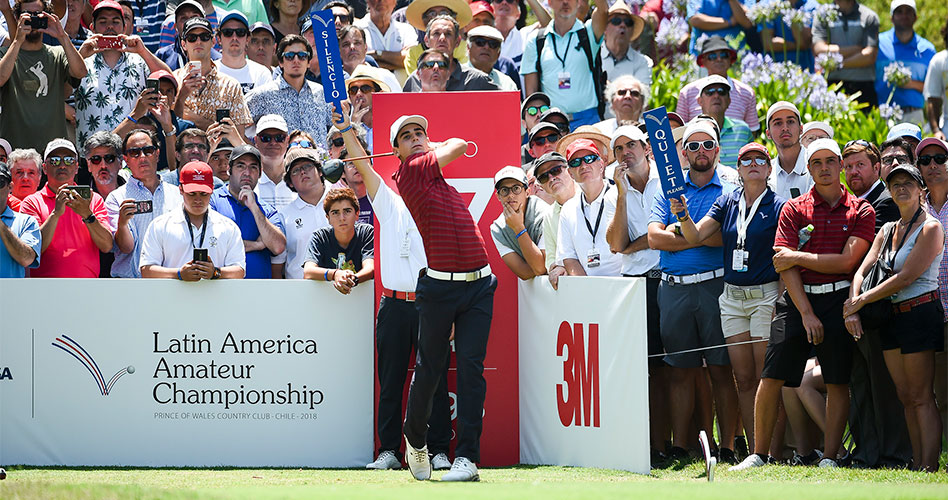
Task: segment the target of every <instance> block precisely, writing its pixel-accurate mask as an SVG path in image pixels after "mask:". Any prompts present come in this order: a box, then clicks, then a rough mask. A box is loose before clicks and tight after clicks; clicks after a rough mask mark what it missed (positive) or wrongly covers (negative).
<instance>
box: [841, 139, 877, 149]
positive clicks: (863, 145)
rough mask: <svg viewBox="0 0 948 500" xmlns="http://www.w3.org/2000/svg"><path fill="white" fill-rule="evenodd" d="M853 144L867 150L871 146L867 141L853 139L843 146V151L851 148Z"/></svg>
mask: <svg viewBox="0 0 948 500" xmlns="http://www.w3.org/2000/svg"><path fill="white" fill-rule="evenodd" d="M853 144H857V145H859V146H862V147H864V148H868V147H869V146H870V145H871V144H870V143H869V141H867V140H865V139H853V140H851V141H849V142H847V143H846V145H845V146H843V149H846V148H848V147H849V146H852V145H853Z"/></svg>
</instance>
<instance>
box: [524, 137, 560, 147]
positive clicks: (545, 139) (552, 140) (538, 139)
mask: <svg viewBox="0 0 948 500" xmlns="http://www.w3.org/2000/svg"><path fill="white" fill-rule="evenodd" d="M558 140H560V135H559V134H550V135H544V136H541V137H534V138H533V139H530V144H536V145H537V146H542V145H543V144H544V143H549V144H556V141H558Z"/></svg>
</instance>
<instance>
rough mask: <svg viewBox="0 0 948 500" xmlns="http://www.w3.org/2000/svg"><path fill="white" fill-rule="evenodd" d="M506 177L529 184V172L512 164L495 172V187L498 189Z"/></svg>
mask: <svg viewBox="0 0 948 500" xmlns="http://www.w3.org/2000/svg"><path fill="white" fill-rule="evenodd" d="M504 179H513V180H515V181H517V182H519V183H521V184H523V185H524V186H526V185H527V174H526V173H524V171H523V169H522V168H520V167H511V166H510V165H507V166H506V167H504V168H502V169H500V170H499V171H498V172H497V173H496V174H494V189H497V186H498V185H499V184H500V181H502V180H504Z"/></svg>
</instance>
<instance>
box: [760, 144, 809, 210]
mask: <svg viewBox="0 0 948 500" xmlns="http://www.w3.org/2000/svg"><path fill="white" fill-rule="evenodd" d="M767 184H769V185H770V189H773V190H774V193H777V196H779V197H781V198H783V199H784V200H790V199H792V198H795V196H793V195H792V193H791V192H790V190H791V189H794V190H799V193H798V194H797V196H799V195H801V194H806V193H807V192H808V191H809V190H810V188H812V187H813V178H812V177H810V171H809V170H807V168H806V148H803V147H800V154H799V155H798V156H797V162H796V164H794V165H793V170H791V171H790V173H789V174H788V173H787V172H786V171H785V170H784V169H783V168H781V167H780V157H779V156H778V157H776V158H774V159H772V160H770V179H769V180H768V181H767Z"/></svg>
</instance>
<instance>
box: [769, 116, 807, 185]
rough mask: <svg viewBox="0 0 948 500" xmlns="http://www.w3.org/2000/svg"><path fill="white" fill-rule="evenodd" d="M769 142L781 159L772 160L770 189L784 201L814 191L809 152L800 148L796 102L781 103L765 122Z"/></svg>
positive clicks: (798, 117) (800, 124) (799, 125)
mask: <svg viewBox="0 0 948 500" xmlns="http://www.w3.org/2000/svg"><path fill="white" fill-rule="evenodd" d="M764 126H765V127H766V134H767V138H768V139H770V140H771V142H773V143H774V147H775V148H776V149H777V157H776V158H774V159H773V160H771V163H770V164H771V167H772V168H771V171H770V188H771V189H773V190H774V192H775V193H777V196H780V197H781V198H783V199H784V200H789V199H791V198H796V197H797V196H800V195H801V194H803V193H805V192H807V191H809V190H810V187H812V186H813V179H812V178H810V172H809V171H808V170H807V168H806V150H805V149H804V148H803V145H801V144H800V135H801V133H802V130H803V129H802V123H801V122H800V112H799V111H798V110H797V107H796V105H794V104H793V103H792V102H787V101H777V102H775V103H773V104H772V105H771V106H770V109H768V110H767V118H766V120H765V121H764Z"/></svg>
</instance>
